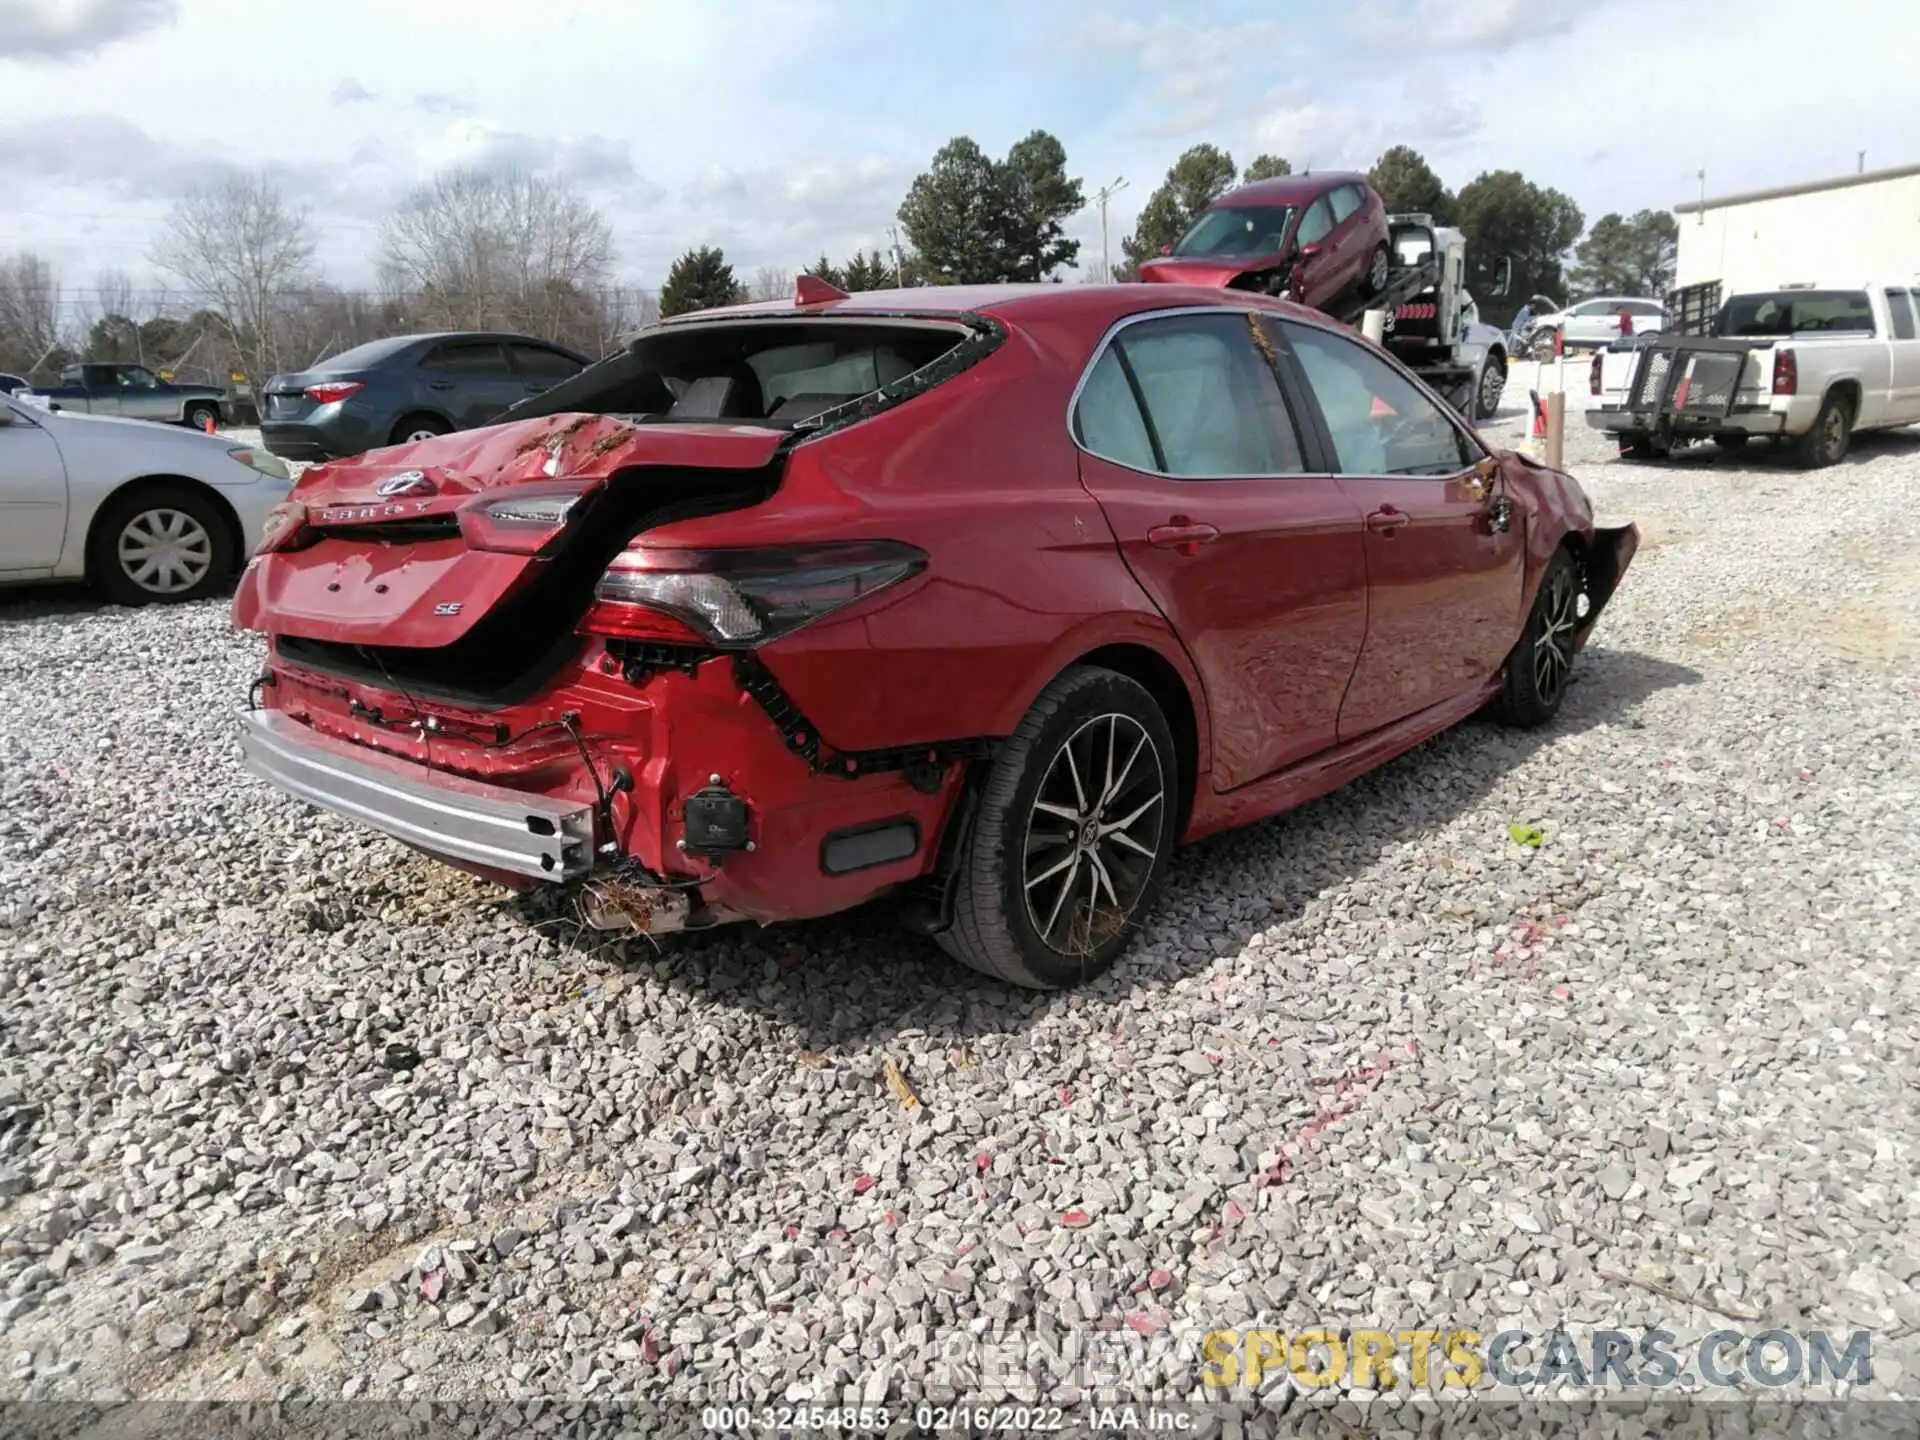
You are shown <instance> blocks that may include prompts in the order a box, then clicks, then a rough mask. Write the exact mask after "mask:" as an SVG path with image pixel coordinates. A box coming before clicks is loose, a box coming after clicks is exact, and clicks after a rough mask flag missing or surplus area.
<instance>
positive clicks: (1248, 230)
mask: <svg viewBox="0 0 1920 1440" xmlns="http://www.w3.org/2000/svg"><path fill="white" fill-rule="evenodd" d="M1292 219H1293V207H1292V206H1291V205H1240V206H1218V207H1216V208H1214V209H1212V210H1208V211H1205V212H1204V213H1202V215H1201V216H1200V218H1199V219H1198V220H1195V221H1194V222H1193V224H1192V225H1191V226H1190V227H1188V230H1187V233H1186V234H1184V235H1182V236H1181V237H1180V240H1179V243H1178V244H1176V245H1175V246H1174V247H1173V253H1174V254H1176V255H1271V254H1273V253H1274V252H1275V251H1277V250H1278V249H1279V248H1280V246H1281V243H1282V242H1283V241H1285V239H1286V238H1287V225H1288V223H1289V222H1290V221H1291V220H1292Z"/></svg>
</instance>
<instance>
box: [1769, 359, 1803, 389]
mask: <svg viewBox="0 0 1920 1440" xmlns="http://www.w3.org/2000/svg"><path fill="white" fill-rule="evenodd" d="M1799 392H1800V362H1799V361H1797V360H1795V359H1794V358H1793V351H1791V350H1776V351H1774V352H1773V393H1774V394H1776V395H1797V394H1799Z"/></svg>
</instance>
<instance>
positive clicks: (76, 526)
mask: <svg viewBox="0 0 1920 1440" xmlns="http://www.w3.org/2000/svg"><path fill="white" fill-rule="evenodd" d="M292 488H293V479H292V476H291V475H290V474H289V473H288V470H287V467H286V465H285V464H284V463H283V462H282V461H280V460H279V459H277V458H276V457H274V456H272V455H269V454H268V453H267V452H266V451H265V450H263V449H261V448H259V447H258V446H246V445H237V444H235V443H234V442H233V441H232V440H230V439H223V438H221V437H219V436H215V435H204V434H201V433H199V432H198V431H193V430H172V429H162V428H161V427H159V426H157V425H148V424H145V423H143V422H141V421H138V420H111V419H106V418H103V417H101V416H97V415H75V414H70V413H68V412H66V411H56V410H47V409H45V408H44V407H42V406H38V405H35V404H33V403H31V402H30V401H26V400H22V399H20V398H18V397H9V396H5V395H0V585H6V584H12V583H15V582H20V581H31V580H59V579H75V580H79V579H85V580H87V581H89V582H91V583H92V584H93V585H94V586H95V587H96V588H98V589H99V590H101V591H102V592H103V593H105V594H106V596H107V597H108V598H109V599H111V600H116V601H118V602H120V603H121V604H125V605H141V604H147V603H150V602H153V601H165V600H197V599H199V598H201V597H202V596H205V595H208V594H211V593H213V592H214V591H215V590H217V589H218V588H219V587H220V586H221V585H222V584H223V583H225V582H226V581H227V580H229V579H230V578H231V577H232V576H233V575H234V574H235V573H236V572H237V571H238V570H239V568H240V566H241V565H243V564H244V563H245V561H246V558H247V556H248V555H250V554H251V553H252V552H253V547H254V546H255V545H257V544H258V543H259V541H260V533H261V528H262V526H263V524H264V523H265V521H266V518H267V514H268V512H269V511H271V510H272V509H273V507H274V506H275V505H278V504H279V503H280V502H281V501H283V500H285V499H286V498H287V492H288V491H289V490H291V489H292Z"/></svg>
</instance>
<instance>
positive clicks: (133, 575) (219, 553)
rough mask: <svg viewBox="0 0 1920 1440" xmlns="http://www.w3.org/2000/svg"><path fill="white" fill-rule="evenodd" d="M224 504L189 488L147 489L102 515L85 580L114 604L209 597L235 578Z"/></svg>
mask: <svg viewBox="0 0 1920 1440" xmlns="http://www.w3.org/2000/svg"><path fill="white" fill-rule="evenodd" d="M221 508H222V507H221V503H220V502H219V501H218V500H215V499H213V498H212V497H211V496H210V495H208V494H207V493H206V492H204V491H201V490H197V489H193V488H190V487H188V486H186V485H178V484H168V483H164V482H163V483H147V484H142V485H136V486H133V487H131V488H129V489H126V490H123V491H121V492H120V493H119V494H118V495H116V496H114V497H113V498H112V499H111V500H109V501H108V502H107V503H106V505H105V506H104V507H103V508H102V509H101V511H100V514H99V518H98V519H96V520H95V521H94V525H93V534H92V535H91V536H90V537H89V539H88V541H87V579H88V581H89V582H90V583H91V584H92V585H93V586H94V588H96V589H97V590H99V591H100V592H101V593H102V594H103V595H105V596H106V597H107V598H108V599H109V600H111V601H113V602H114V603H115V604H116V605H151V604H156V603H160V604H173V603H177V602H179V601H183V600H199V599H202V598H204V597H205V596H208V595H211V594H212V593H213V592H214V591H215V590H217V589H218V588H219V587H220V585H221V584H222V583H223V582H224V581H225V580H226V579H227V578H228V577H229V576H230V575H232V573H233V566H234V548H235V547H234V541H233V527H232V525H231V524H230V523H229V520H228V517H227V516H226V515H224V514H222V513H221Z"/></svg>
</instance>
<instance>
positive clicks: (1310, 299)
mask: <svg viewBox="0 0 1920 1440" xmlns="http://www.w3.org/2000/svg"><path fill="white" fill-rule="evenodd" d="M1391 251H1392V247H1391V244H1390V242H1389V239H1388V227H1387V207H1386V205H1385V203H1384V202H1383V201H1382V200H1381V199H1380V197H1379V195H1378V194H1376V193H1375V192H1374V189H1373V187H1372V186H1371V185H1369V184H1368V183H1367V177H1366V176H1364V175H1346V174H1340V173H1337V172H1331V173H1328V174H1324V175H1282V176H1280V177H1279V178H1278V179H1274V180H1259V181H1255V182H1254V183H1253V184H1251V185H1242V186H1241V187H1240V188H1239V189H1238V190H1229V191H1228V192H1227V193H1226V194H1225V195H1222V196H1221V197H1220V198H1219V199H1218V200H1216V201H1214V202H1213V204H1211V205H1209V206H1208V207H1207V208H1206V209H1205V210H1202V211H1201V212H1200V214H1199V215H1198V216H1196V217H1195V218H1194V222H1193V224H1192V225H1190V226H1188V227H1187V233H1186V234H1184V235H1182V236H1181V237H1180V238H1179V240H1177V241H1176V242H1175V243H1174V244H1173V246H1172V247H1171V248H1170V249H1169V250H1168V252H1167V255H1166V258H1164V259H1160V260H1149V261H1147V262H1146V263H1145V264H1143V265H1142V266H1141V267H1140V278H1141V279H1143V280H1151V281H1156V282H1159V283H1162V284H1174V285H1179V284H1193V285H1219V286H1223V287H1230V288H1232V289H1235V290H1257V291H1260V292H1261V293H1263V294H1268V295H1286V296H1288V297H1289V298H1291V299H1294V300H1298V301H1300V302H1301V303H1302V304H1305V305H1311V306H1312V307H1313V308H1314V309H1316V310H1322V309H1325V308H1327V307H1328V306H1329V305H1331V304H1332V303H1333V302H1334V301H1336V300H1339V299H1340V298H1342V297H1343V296H1354V297H1357V298H1359V299H1363V300H1365V299H1371V298H1372V297H1373V296H1375V295H1378V294H1379V293H1380V292H1381V291H1382V290H1385V289H1386V288H1387V271H1388V269H1389V267H1390V265H1391V263H1392V253H1391Z"/></svg>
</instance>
